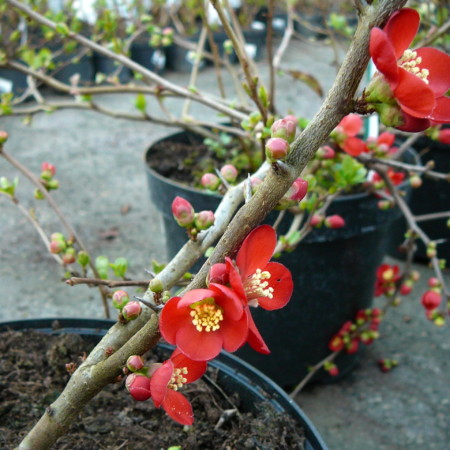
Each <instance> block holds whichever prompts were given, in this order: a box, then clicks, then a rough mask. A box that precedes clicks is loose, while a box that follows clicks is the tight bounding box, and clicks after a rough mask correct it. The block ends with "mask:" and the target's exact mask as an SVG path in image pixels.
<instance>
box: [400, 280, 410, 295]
mask: <svg viewBox="0 0 450 450" xmlns="http://www.w3.org/2000/svg"><path fill="white" fill-rule="evenodd" d="M411 292H412V286H410V285H409V284H406V283H404V284H402V285H401V286H400V294H402V295H409V294H411Z"/></svg>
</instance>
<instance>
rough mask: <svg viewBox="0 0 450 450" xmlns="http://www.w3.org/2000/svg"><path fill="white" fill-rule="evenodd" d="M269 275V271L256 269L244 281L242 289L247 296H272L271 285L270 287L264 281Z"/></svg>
mask: <svg viewBox="0 0 450 450" xmlns="http://www.w3.org/2000/svg"><path fill="white" fill-rule="evenodd" d="M270 276H271V275H270V272H268V271H267V270H265V271H264V272H263V271H262V270H261V269H256V272H255V273H254V274H253V275H252V276H251V277H249V278H248V279H247V281H246V282H245V286H244V289H245V293H246V294H247V298H248V299H252V298H258V297H267V298H273V287H270V286H269V283H268V282H267V281H264V280H268V279H269V278H270Z"/></svg>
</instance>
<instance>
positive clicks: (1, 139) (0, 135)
mask: <svg viewBox="0 0 450 450" xmlns="http://www.w3.org/2000/svg"><path fill="white" fill-rule="evenodd" d="M8 137H9V134H8V133H7V132H6V131H3V130H2V131H0V145H2V144H4V143H5V142H6V141H7V140H8Z"/></svg>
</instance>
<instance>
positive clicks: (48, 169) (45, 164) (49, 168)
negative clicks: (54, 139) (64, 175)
mask: <svg viewBox="0 0 450 450" xmlns="http://www.w3.org/2000/svg"><path fill="white" fill-rule="evenodd" d="M41 170H42V172H50V173H51V174H52V176H54V175H55V173H56V167H55V166H54V165H53V164H50V163H48V162H43V163H42V164H41Z"/></svg>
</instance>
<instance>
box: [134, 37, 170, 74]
mask: <svg viewBox="0 0 450 450" xmlns="http://www.w3.org/2000/svg"><path fill="white" fill-rule="evenodd" d="M130 53H131V59H132V60H133V61H135V62H137V63H138V64H140V65H141V66H143V67H145V68H146V69H149V70H152V71H153V72H156V73H161V72H162V71H163V70H164V68H165V67H166V54H165V52H164V50H163V49H161V48H153V47H151V46H150V44H148V42H144V41H142V42H133V44H132V45H131V50H130Z"/></svg>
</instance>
